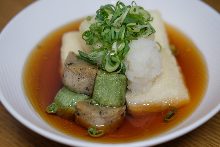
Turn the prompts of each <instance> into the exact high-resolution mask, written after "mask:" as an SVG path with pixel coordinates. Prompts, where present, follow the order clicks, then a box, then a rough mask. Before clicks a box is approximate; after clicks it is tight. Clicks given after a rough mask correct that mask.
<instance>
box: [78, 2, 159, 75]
mask: <svg viewBox="0 0 220 147" xmlns="http://www.w3.org/2000/svg"><path fill="white" fill-rule="evenodd" d="M90 19H91V18H90ZM152 20H153V18H152V17H151V15H150V13H149V12H148V11H146V10H144V8H143V7H140V6H137V4H136V3H135V2H132V3H131V5H128V6H126V5H125V4H124V3H122V2H120V1H118V2H117V3H116V5H115V6H114V5H111V4H107V5H104V6H101V7H100V8H99V9H98V10H97V11H96V16H95V22H94V23H93V24H91V25H90V27H89V30H87V31H85V32H84V33H83V34H82V38H83V39H84V40H85V42H86V44H87V45H90V47H91V48H92V50H91V52H89V53H82V52H81V53H79V56H82V57H81V58H82V59H84V60H86V61H89V62H90V63H93V64H97V65H99V66H100V67H101V68H102V69H103V70H106V71H108V72H114V71H115V72H119V71H120V72H123V73H124V72H125V70H126V67H125V66H124V63H123V62H124V58H125V56H126V54H127V53H128V51H129V49H130V47H129V43H130V42H131V41H132V40H136V39H138V38H139V37H147V36H150V35H151V34H153V33H155V30H154V28H153V27H152V26H151V24H150V23H151V21H152ZM99 52H101V53H99ZM110 53H111V57H110ZM112 53H114V57H112ZM108 54H109V55H108ZM116 57H117V61H116ZM86 58H87V59H86ZM122 68H123V69H122Z"/></svg>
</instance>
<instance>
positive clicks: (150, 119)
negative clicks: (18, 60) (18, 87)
mask: <svg viewBox="0 0 220 147" xmlns="http://www.w3.org/2000/svg"><path fill="white" fill-rule="evenodd" d="M79 23H80V21H78V22H74V23H71V24H68V25H66V26H64V27H61V28H60V29H57V30H56V31H54V32H52V33H51V34H49V35H48V36H47V37H46V38H44V39H43V41H41V42H40V43H39V44H38V45H37V46H36V48H35V49H34V50H33V51H32V53H31V54H30V56H29V57H28V60H27V63H26V66H25V68H24V74H23V81H24V89H25V92H26V95H27V97H28V99H29V101H30V102H31V104H32V105H33V107H34V108H35V110H36V111H37V112H38V113H39V114H40V116H41V117H42V118H43V119H44V120H45V121H46V122H48V124H50V125H52V126H53V127H54V128H56V129H58V130H60V131H62V132H64V133H66V134H69V135H71V136H74V137H79V138H80V139H83V140H89V141H93V142H106V143H107V142H110V143H117V142H133V141H136V140H143V139H149V138H150V137H153V136H155V135H158V134H161V133H164V132H165V131H167V130H169V129H171V128H174V127H175V126H176V125H178V124H179V123H181V122H182V121H183V120H184V119H186V118H187V117H188V116H189V115H190V114H192V112H193V111H194V110H195V109H196V107H197V106H198V105H199V103H200V102H201V100H202V97H203V95H204V93H205V90H206V86H207V81H208V75H207V68H206V64H205V62H204V59H203V57H202V54H201V53H200V52H199V50H198V49H197V48H196V46H195V45H194V44H193V43H192V42H191V41H190V40H189V39H188V38H187V37H186V36H185V35H184V34H183V33H181V32H180V31H178V30H177V29H176V28H174V27H172V26H170V25H166V29H167V33H168V37H169V40H170V43H172V44H174V45H175V46H176V47H177V49H178V50H177V55H176V59H177V61H178V63H179V65H180V67H181V70H182V73H183V75H184V78H185V82H186V85H187V87H188V89H189V93H190V96H191V101H190V103H189V104H187V105H186V106H184V107H182V108H180V109H178V111H177V114H176V115H175V117H174V119H173V120H172V121H170V122H169V123H164V122H163V116H164V113H165V112H161V113H156V114H150V115H148V116H145V117H142V118H133V117H131V116H129V115H127V116H126V119H125V121H124V123H123V125H122V126H121V127H120V128H119V129H118V130H117V131H115V132H114V133H113V134H109V135H106V136H104V137H101V138H91V137H89V136H88V135H87V131H86V129H84V128H81V127H80V126H78V125H76V124H75V123H74V122H71V121H68V120H65V119H62V118H60V117H58V116H55V115H49V114H47V113H46V112H45V109H46V107H47V106H48V105H49V104H50V103H51V102H52V101H53V98H54V96H55V95H56V93H57V91H58V90H59V89H60V88H61V87H62V82H61V77H60V73H59V68H60V46H61V38H62V35H63V33H65V32H69V31H73V30H78V26H79Z"/></svg>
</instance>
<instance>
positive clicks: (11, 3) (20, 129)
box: [0, 0, 220, 147]
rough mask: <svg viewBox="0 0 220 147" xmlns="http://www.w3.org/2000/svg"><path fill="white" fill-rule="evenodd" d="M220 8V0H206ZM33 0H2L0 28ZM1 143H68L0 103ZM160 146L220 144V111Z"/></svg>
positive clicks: (28, 145)
mask: <svg viewBox="0 0 220 147" xmlns="http://www.w3.org/2000/svg"><path fill="white" fill-rule="evenodd" d="M204 1H205V2H206V3H207V4H209V5H210V6H212V7H213V8H214V9H216V10H217V11H218V12H220V0H204ZM32 2H34V0H0V30H2V29H3V28H4V26H5V25H6V24H7V23H8V22H9V20H10V19H11V18H12V17H13V16H14V15H16V14H17V13H18V12H19V11H21V10H22V9H23V8H24V7H26V6H28V5H29V4H31V3H32ZM0 146H2V147H6V146H8V147H17V146H22V147H32V146H53V147H56V146H59V147H60V146H62V147H63V146H65V145H62V144H59V143H57V142H53V141H51V140H48V139H46V138H44V137H42V136H40V135H38V134H36V133H35V132H33V131H31V130H29V129H28V128H26V127H25V126H23V125H22V124H21V123H20V122H18V121H17V120H16V119H15V118H13V117H12V116H11V115H10V114H9V113H8V112H7V110H6V109H5V108H4V107H3V105H2V104H1V103H0ZM159 146H187V147H189V146H220V112H219V113H218V114H216V115H215V116H214V117H213V118H211V119H210V120H209V121H208V122H206V123H205V124H203V125H202V126H200V127H199V128H197V129H195V130H194V131H192V132H190V133H188V134H186V135H184V136H182V137H179V138H177V139H175V140H172V141H170V142H167V143H165V144H161V145H159Z"/></svg>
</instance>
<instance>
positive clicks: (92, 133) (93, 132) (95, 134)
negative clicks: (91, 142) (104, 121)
mask: <svg viewBox="0 0 220 147" xmlns="http://www.w3.org/2000/svg"><path fill="white" fill-rule="evenodd" d="M88 134H89V135H90V136H91V137H101V136H102V135H104V131H103V130H97V129H96V128H95V127H91V128H89V129H88Z"/></svg>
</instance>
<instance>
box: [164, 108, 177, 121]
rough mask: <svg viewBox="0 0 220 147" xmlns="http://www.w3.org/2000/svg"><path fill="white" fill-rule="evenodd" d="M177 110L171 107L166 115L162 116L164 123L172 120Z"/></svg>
mask: <svg viewBox="0 0 220 147" xmlns="http://www.w3.org/2000/svg"><path fill="white" fill-rule="evenodd" d="M176 111H177V109H176V108H175V107H171V108H170V110H169V111H168V112H167V114H166V115H165V116H164V118H163V120H164V122H169V121H170V120H172V119H173V117H174V115H175V114H176Z"/></svg>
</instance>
